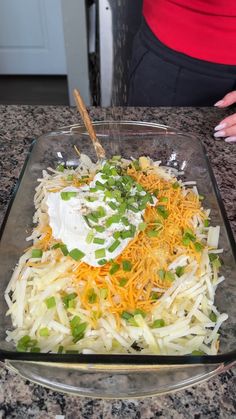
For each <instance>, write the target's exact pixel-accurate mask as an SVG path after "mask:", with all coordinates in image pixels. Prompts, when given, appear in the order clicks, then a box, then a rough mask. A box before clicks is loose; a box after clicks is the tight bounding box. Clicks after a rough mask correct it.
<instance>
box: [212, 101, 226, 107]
mask: <svg viewBox="0 0 236 419" xmlns="http://www.w3.org/2000/svg"><path fill="white" fill-rule="evenodd" d="M223 104H224V101H223V100H218V102H216V103H215V104H214V106H221V105H223Z"/></svg>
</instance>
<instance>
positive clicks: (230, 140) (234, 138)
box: [225, 136, 236, 143]
mask: <svg viewBox="0 0 236 419" xmlns="http://www.w3.org/2000/svg"><path fill="white" fill-rule="evenodd" d="M225 142H226V143H236V137H233V136H232V137H227V138H226V139H225Z"/></svg>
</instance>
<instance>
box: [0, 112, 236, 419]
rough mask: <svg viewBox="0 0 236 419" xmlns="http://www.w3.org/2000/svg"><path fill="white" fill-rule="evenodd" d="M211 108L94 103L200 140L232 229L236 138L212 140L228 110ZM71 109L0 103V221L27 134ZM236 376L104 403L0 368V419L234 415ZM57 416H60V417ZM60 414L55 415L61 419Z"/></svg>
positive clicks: (106, 115)
mask: <svg viewBox="0 0 236 419" xmlns="http://www.w3.org/2000/svg"><path fill="white" fill-rule="evenodd" d="M232 112H233V111H232V110H231V111H222V110H218V109H211V108H153V109H151V108H149V109H148V108H135V109H134V108H126V109H124V108H122V109H121V108H115V109H102V108H91V110H90V113H91V116H92V117H93V119H94V120H104V119H113V118H115V119H126V120H142V121H155V122H159V123H164V124H167V125H170V126H173V127H175V128H178V129H180V130H183V131H187V132H192V133H195V134H196V135H197V136H198V137H200V138H201V139H202V141H203V142H204V144H205V146H206V148H207V152H208V154H209V158H210V162H211V164H212V168H213V171H214V174H215V177H216V179H217V183H218V186H219V189H220V192H221V195H222V198H223V201H224V204H225V208H226V211H227V215H228V218H229V220H230V223H231V227H232V229H233V231H234V233H236V208H235V202H236V190H235V180H236V176H235V174H236V155H235V151H236V144H231V145H230V144H226V143H224V142H222V141H215V140H213V137H212V129H213V127H214V126H215V125H216V124H217V123H218V122H219V121H220V120H221V119H222V118H223V117H224V116H225V115H226V114H227V113H228V114H229V113H232ZM79 119H80V118H79V116H78V114H77V112H76V110H75V109H73V108H68V107H46V106H35V107H31V106H0V185H1V186H0V223H1V221H2V218H3V216H4V213H5V211H6V208H7V204H8V201H9V198H10V196H11V194H12V191H13V187H14V185H15V183H16V181H17V179H18V177H19V174H20V171H21V169H22V165H23V163H24V160H25V158H26V155H27V152H28V150H29V146H30V144H31V140H32V139H33V138H37V137H38V136H39V135H40V134H42V133H45V132H48V131H52V130H55V128H58V127H61V126H65V125H70V124H73V123H76V122H78V120H79ZM235 394H236V375H235V370H232V369H231V370H229V371H227V372H225V373H222V374H221V375H219V376H217V377H215V378H212V379H210V380H209V381H207V382H205V383H202V384H199V385H197V386H194V387H191V388H189V389H187V390H182V391H179V392H177V393H175V394H171V395H165V396H158V397H151V398H147V399H140V400H125V401H120V400H116V401H107V400H101V399H98V400H91V399H88V398H85V399H82V398H79V397H75V396H69V395H63V394H60V393H57V392H53V391H51V390H47V389H45V388H43V387H40V386H37V385H35V384H32V383H29V382H27V381H25V380H24V379H22V378H21V377H19V376H17V375H16V374H14V373H13V372H8V371H7V370H6V368H5V366H4V364H2V365H1V366H0V418H18V419H21V418H22V419H23V418H24V419H28V418H36V419H38V418H40V419H41V418H42V419H43V418H56V417H57V415H62V417H63V416H64V417H65V418H66V419H76V418H82V419H86V418H89V419H90V418H91V419H95V418H96V419H97V418H101V419H103V418H104V419H105V418H106V419H109V418H128V419H132V418H137V419H138V418H144V419H146V418H148V419H149V418H150V419H151V418H156V417H162V418H181V419H182V418H194V419H199V418H201V419H205V418H209V419H215V418H236V398H235ZM62 417H61V416H59V418H60V419H61V418H62ZM59 418H58V419H59Z"/></svg>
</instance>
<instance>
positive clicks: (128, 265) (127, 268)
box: [122, 260, 132, 272]
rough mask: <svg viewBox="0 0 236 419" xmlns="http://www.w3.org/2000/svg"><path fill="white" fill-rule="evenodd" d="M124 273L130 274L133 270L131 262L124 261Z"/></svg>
mask: <svg viewBox="0 0 236 419" xmlns="http://www.w3.org/2000/svg"><path fill="white" fill-rule="evenodd" d="M122 267H123V271H125V272H130V271H131V270H132V263H131V262H130V261H129V260H122Z"/></svg>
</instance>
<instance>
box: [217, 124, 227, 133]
mask: <svg viewBox="0 0 236 419" xmlns="http://www.w3.org/2000/svg"><path fill="white" fill-rule="evenodd" d="M225 127H226V124H225V123H223V124H219V125H216V127H215V131H218V130H220V129H223V128H225Z"/></svg>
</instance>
